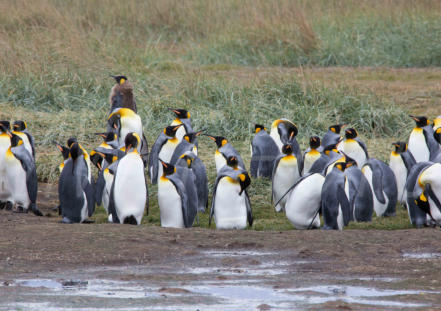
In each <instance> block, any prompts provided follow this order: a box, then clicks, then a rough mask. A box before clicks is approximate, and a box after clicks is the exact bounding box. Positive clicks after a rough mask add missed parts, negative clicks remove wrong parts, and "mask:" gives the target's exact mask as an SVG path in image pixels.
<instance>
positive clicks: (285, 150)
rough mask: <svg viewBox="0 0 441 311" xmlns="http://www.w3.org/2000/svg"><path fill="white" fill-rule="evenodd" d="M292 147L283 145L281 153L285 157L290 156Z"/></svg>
mask: <svg viewBox="0 0 441 311" xmlns="http://www.w3.org/2000/svg"><path fill="white" fill-rule="evenodd" d="M292 152H293V150H292V145H291V144H284V145H283V147H282V153H283V154H286V155H290V154H292Z"/></svg>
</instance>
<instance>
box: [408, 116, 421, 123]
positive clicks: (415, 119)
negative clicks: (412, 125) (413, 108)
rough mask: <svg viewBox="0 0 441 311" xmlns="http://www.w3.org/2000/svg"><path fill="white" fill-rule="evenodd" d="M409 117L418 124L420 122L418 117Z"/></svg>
mask: <svg viewBox="0 0 441 311" xmlns="http://www.w3.org/2000/svg"><path fill="white" fill-rule="evenodd" d="M409 117H411V118H412V119H413V120H414V121H416V122H419V121H420V119H418V118H417V117H415V116H412V115H409Z"/></svg>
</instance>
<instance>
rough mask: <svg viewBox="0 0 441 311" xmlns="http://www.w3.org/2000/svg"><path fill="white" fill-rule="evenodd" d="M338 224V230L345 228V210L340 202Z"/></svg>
mask: <svg viewBox="0 0 441 311" xmlns="http://www.w3.org/2000/svg"><path fill="white" fill-rule="evenodd" d="M337 226H338V230H343V227H344V221H343V212H342V210H341V205H340V204H339V205H338V215H337Z"/></svg>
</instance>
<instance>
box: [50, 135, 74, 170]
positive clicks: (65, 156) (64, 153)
mask: <svg viewBox="0 0 441 311" xmlns="http://www.w3.org/2000/svg"><path fill="white" fill-rule="evenodd" d="M53 143H54V144H55V145H56V146H57V148H58V150H60V152H61V155H62V156H63V162H61V164H60V165H59V166H58V170H59V171H60V173H61V172H62V171H63V168H64V165H65V164H66V161H67V160H68V159H69V152H70V149H69V148H68V147H66V146H63V145H62V144H60V143H57V142H56V141H54V142H53Z"/></svg>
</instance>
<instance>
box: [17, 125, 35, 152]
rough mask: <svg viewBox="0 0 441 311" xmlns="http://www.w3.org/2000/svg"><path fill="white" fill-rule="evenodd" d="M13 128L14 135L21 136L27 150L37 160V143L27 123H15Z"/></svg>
mask: <svg viewBox="0 0 441 311" xmlns="http://www.w3.org/2000/svg"><path fill="white" fill-rule="evenodd" d="M12 128H13V133H14V134H16V135H18V136H20V138H21V139H22V140H23V143H24V145H25V148H26V149H27V150H28V151H29V153H30V154H31V155H32V158H33V159H35V142H34V138H33V137H32V135H31V133H29V131H28V126H27V124H26V122H24V121H22V120H19V121H15V122H14V124H13V125H12Z"/></svg>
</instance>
